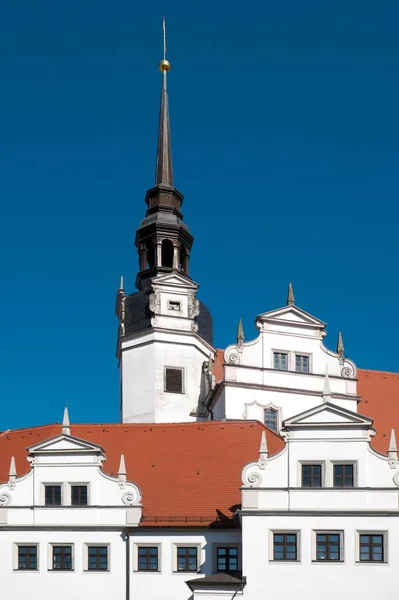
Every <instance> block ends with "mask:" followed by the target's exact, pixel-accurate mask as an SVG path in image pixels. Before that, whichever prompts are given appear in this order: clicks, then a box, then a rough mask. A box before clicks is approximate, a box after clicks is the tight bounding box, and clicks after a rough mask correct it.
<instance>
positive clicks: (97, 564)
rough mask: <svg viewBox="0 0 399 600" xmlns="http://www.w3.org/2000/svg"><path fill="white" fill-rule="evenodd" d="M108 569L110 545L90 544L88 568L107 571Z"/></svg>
mask: <svg viewBox="0 0 399 600" xmlns="http://www.w3.org/2000/svg"><path fill="white" fill-rule="evenodd" d="M107 569H108V547H107V546H89V548H88V570H89V571H106V570H107Z"/></svg>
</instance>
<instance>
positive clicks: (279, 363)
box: [273, 352, 288, 371]
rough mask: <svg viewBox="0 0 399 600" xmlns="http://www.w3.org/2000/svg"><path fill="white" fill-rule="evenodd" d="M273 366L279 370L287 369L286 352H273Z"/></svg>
mask: <svg viewBox="0 0 399 600" xmlns="http://www.w3.org/2000/svg"><path fill="white" fill-rule="evenodd" d="M273 368H274V369H278V370H279V371H288V354H286V353H285V352H273Z"/></svg>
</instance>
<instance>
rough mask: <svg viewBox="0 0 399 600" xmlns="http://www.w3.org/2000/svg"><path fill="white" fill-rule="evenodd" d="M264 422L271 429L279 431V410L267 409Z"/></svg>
mask: <svg viewBox="0 0 399 600" xmlns="http://www.w3.org/2000/svg"><path fill="white" fill-rule="evenodd" d="M263 422H264V424H265V425H266V427H268V428H269V429H272V430H273V431H277V428H278V410H277V409H276V408H271V407H269V408H265V412H264V416H263Z"/></svg>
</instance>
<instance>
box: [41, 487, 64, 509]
mask: <svg viewBox="0 0 399 600" xmlns="http://www.w3.org/2000/svg"><path fill="white" fill-rule="evenodd" d="M44 503H45V505H46V506H61V486H60V485H46V486H45V492H44Z"/></svg>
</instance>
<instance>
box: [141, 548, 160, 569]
mask: <svg viewBox="0 0 399 600" xmlns="http://www.w3.org/2000/svg"><path fill="white" fill-rule="evenodd" d="M137 569H138V571H158V546H139V548H137Z"/></svg>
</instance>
